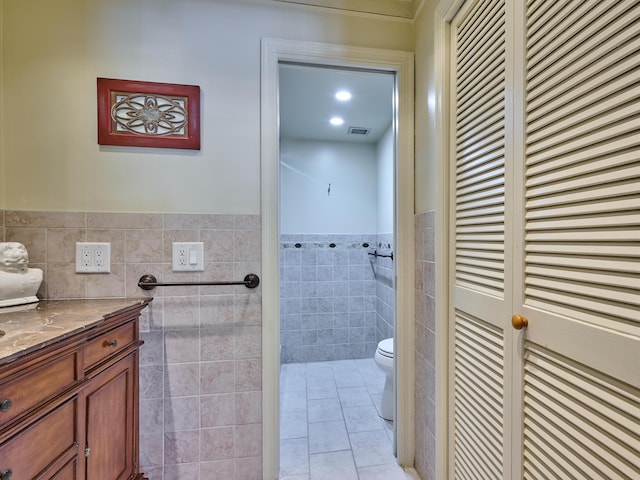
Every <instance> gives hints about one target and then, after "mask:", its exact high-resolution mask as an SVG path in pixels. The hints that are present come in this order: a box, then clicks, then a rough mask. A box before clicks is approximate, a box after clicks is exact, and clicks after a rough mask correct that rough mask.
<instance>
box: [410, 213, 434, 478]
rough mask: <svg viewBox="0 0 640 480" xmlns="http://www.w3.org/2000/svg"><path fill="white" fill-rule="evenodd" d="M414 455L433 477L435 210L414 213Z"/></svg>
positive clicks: (421, 468)
mask: <svg viewBox="0 0 640 480" xmlns="http://www.w3.org/2000/svg"><path fill="white" fill-rule="evenodd" d="M415 232H416V309H415V310H416V339H415V346H416V350H415V361H416V399H415V404H416V427H415V431H416V457H415V468H416V470H417V471H418V473H419V474H420V477H421V478H422V480H435V478H436V477H435V460H436V458H435V451H436V442H435V438H436V427H435V420H436V415H435V408H436V407H435V405H436V404H435V399H436V396H435V394H436V386H435V375H436V369H435V212H434V211H429V212H426V213H422V214H418V215H416V216H415Z"/></svg>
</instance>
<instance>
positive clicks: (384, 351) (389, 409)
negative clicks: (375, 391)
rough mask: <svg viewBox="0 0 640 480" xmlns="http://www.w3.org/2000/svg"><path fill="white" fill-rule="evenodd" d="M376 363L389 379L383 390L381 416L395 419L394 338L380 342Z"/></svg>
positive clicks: (386, 418)
mask: <svg viewBox="0 0 640 480" xmlns="http://www.w3.org/2000/svg"><path fill="white" fill-rule="evenodd" d="M374 359H375V361H376V365H378V367H380V369H381V370H382V371H383V372H384V373H385V375H386V376H387V379H386V381H385V383H384V391H383V392H382V402H381V404H380V416H381V417H382V418H384V419H385V420H391V421H393V413H394V412H393V410H394V408H393V402H394V395H393V338H385V339H384V340H381V341H380V343H378V348H377V349H376V355H375V357H374Z"/></svg>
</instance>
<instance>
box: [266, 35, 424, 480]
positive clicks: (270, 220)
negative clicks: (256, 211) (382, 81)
mask: <svg viewBox="0 0 640 480" xmlns="http://www.w3.org/2000/svg"><path fill="white" fill-rule="evenodd" d="M262 47H263V49H262V96H261V98H262V100H261V101H262V116H261V126H262V138H261V141H262V144H261V152H262V226H263V228H262V235H263V262H262V263H263V267H262V269H263V270H262V276H263V283H262V295H263V359H264V361H263V390H264V391H263V399H264V400H263V422H264V428H263V432H264V436H263V455H264V478H269V479H275V478H278V471H279V458H280V454H279V420H280V415H281V405H280V399H279V385H280V375H279V372H280V355H281V351H280V344H281V338H280V257H281V255H280V238H279V234H280V223H281V218H280V199H279V194H280V182H281V177H280V141H279V140H280V139H279V128H278V125H279V123H278V122H279V120H280V119H279V118H278V112H279V108H278V81H279V68H280V64H281V63H297V64H313V65H315V66H325V67H328V66H331V67H339V68H341V69H358V70H376V71H381V72H386V74H393V75H395V78H396V82H395V85H394V102H395V109H394V116H393V117H394V118H393V122H394V125H395V135H394V138H393V150H394V156H395V158H396V165H395V171H394V175H393V177H394V189H395V199H394V202H395V211H396V215H395V221H394V222H393V223H394V232H395V238H394V242H395V245H394V247H395V248H394V250H395V251H396V254H395V255H394V264H395V276H396V277H397V280H396V283H395V287H396V288H395V291H394V294H395V298H394V301H395V304H396V305H397V314H396V318H397V319H396V328H395V332H394V336H395V344H396V353H397V354H396V355H395V364H396V375H395V383H396V392H397V415H396V429H397V435H396V440H397V453H398V455H397V458H398V462H399V463H400V464H401V465H411V464H412V461H413V448H414V447H413V438H414V436H413V430H412V428H413V424H412V422H411V420H410V419H411V418H412V415H413V394H414V392H413V382H414V373H413V372H414V369H413V328H414V325H413V319H414V315H413V303H414V300H413V295H414V287H413V282H414V263H413V262H414V259H413V243H414V238H413V141H412V137H413V58H412V55H411V54H410V53H407V52H393V51H388V50H384V51H380V50H375V49H362V48H351V47H344V46H336V45H326V44H316V43H305V42H290V41H283V40H274V39H264V40H263V45H262ZM354 126H357V127H360V126H361V125H354ZM285 168H286V167H285ZM294 168H295V167H294ZM311 177H312V178H313V176H312V175H311ZM323 183H324V182H323ZM328 183H330V182H327V185H326V186H324V192H325V195H328V196H330V195H331V188H330V187H329V185H328ZM317 187H318V188H319V187H320V186H319V185H317ZM333 187H334V188H335V186H333ZM335 192H336V191H335V190H333V193H334V194H335ZM295 243H302V242H295ZM295 243H294V248H295ZM329 243H332V242H329ZM363 243H368V242H363ZM362 248H364V247H362ZM405 346H406V348H403V347H405Z"/></svg>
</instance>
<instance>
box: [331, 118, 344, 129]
mask: <svg viewBox="0 0 640 480" xmlns="http://www.w3.org/2000/svg"><path fill="white" fill-rule="evenodd" d="M329 123H331V125H335V126H336V127H338V126H340V125H342V124H343V123H344V120H343V119H341V118H340V117H333V118H332V119H331V120H329Z"/></svg>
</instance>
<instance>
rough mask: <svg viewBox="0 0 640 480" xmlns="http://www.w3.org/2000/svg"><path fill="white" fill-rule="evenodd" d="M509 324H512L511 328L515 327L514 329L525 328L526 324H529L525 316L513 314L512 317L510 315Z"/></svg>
mask: <svg viewBox="0 0 640 480" xmlns="http://www.w3.org/2000/svg"><path fill="white" fill-rule="evenodd" d="M511 325H513V328H515V329H516V330H522V329H523V328H526V326H527V325H529V320H527V317H523V316H522V315H518V314H515V315H514V316H513V317H511Z"/></svg>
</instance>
